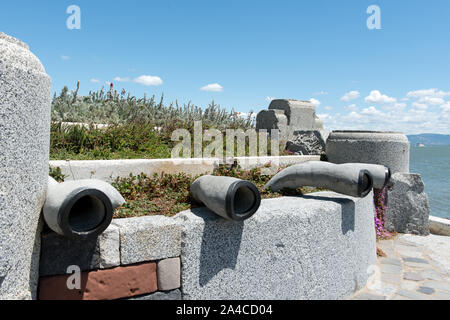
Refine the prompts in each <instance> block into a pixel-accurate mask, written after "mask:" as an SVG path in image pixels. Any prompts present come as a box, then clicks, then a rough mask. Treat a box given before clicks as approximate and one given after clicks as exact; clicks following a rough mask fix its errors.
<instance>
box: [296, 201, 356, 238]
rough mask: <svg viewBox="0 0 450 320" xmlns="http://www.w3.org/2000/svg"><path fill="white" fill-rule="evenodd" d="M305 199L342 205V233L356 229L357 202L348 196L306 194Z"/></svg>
mask: <svg viewBox="0 0 450 320" xmlns="http://www.w3.org/2000/svg"><path fill="white" fill-rule="evenodd" d="M303 198H305V199H314V200H320V201H331V202H334V203H338V204H340V205H341V216H342V219H341V229H342V234H344V235H345V234H347V232H349V231H355V213H356V207H355V202H354V201H353V200H350V199H348V198H335V197H333V198H330V197H323V196H314V195H305V196H303Z"/></svg>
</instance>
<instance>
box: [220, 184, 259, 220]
mask: <svg viewBox="0 0 450 320" xmlns="http://www.w3.org/2000/svg"><path fill="white" fill-rule="evenodd" d="M225 203H226V209H225V211H226V214H227V216H228V218H230V219H231V220H234V221H244V220H247V219H249V218H250V217H251V216H253V215H254V214H255V212H256V211H258V209H259V206H260V205H261V194H260V193H259V190H258V188H256V186H255V185H254V184H252V183H250V182H248V181H243V180H242V181H236V182H234V183H233V184H231V186H230V187H229V188H228V191H227V195H226V200H225Z"/></svg>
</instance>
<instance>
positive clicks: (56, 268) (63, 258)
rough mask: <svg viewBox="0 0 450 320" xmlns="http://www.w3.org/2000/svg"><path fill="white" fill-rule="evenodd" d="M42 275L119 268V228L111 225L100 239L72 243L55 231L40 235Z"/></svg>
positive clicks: (40, 270)
mask: <svg viewBox="0 0 450 320" xmlns="http://www.w3.org/2000/svg"><path fill="white" fill-rule="evenodd" d="M39 263H40V267H39V274H40V276H50V275H59V274H66V272H67V268H68V267H69V266H71V265H77V266H79V267H80V269H81V270H82V271H88V270H94V269H105V268H111V267H116V266H118V265H120V239H119V228H118V227H115V226H114V225H110V226H109V227H108V229H106V230H105V232H103V233H102V234H101V235H100V236H99V237H98V238H95V239H91V240H87V241H82V240H73V239H69V238H66V237H63V236H60V235H59V234H56V233H54V232H49V233H45V234H42V236H41V259H40V261H39Z"/></svg>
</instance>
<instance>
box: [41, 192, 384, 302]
mask: <svg viewBox="0 0 450 320" xmlns="http://www.w3.org/2000/svg"><path fill="white" fill-rule="evenodd" d="M375 246H376V244H375V230H374V221H373V202H372V194H370V195H369V196H367V197H366V198H363V199H356V198H351V197H347V196H342V195H339V194H336V193H331V192H321V193H317V194H311V195H306V196H303V197H287V198H277V199H269V200H263V201H262V204H261V207H260V209H259V210H258V212H257V213H256V214H255V215H254V216H253V217H252V218H250V219H249V220H246V221H244V222H240V223H236V222H230V221H225V220H224V219H222V218H220V217H218V216H216V215H215V214H213V213H212V212H211V211H209V210H208V209H206V208H198V209H193V210H188V211H185V212H181V213H179V214H178V215H176V216H175V217H173V218H168V217H164V216H146V217H138V218H127V219H117V220H113V223H112V224H111V226H110V227H109V228H108V229H107V230H106V231H105V232H104V233H103V234H101V235H100V236H99V237H98V238H96V239H92V240H90V241H75V240H69V239H67V238H63V237H61V236H59V235H57V234H55V233H53V232H50V231H45V232H44V233H43V235H42V254H41V263H40V285H39V299H42V300H52V299H70V300H81V299H83V300H112V299H136V300H142V299H148V300H159V299H193V300H197V299H344V298H346V297H348V296H350V295H351V294H353V293H354V291H355V290H357V289H359V288H361V287H362V286H364V285H365V282H366V280H367V278H368V276H369V274H368V270H369V266H370V265H373V264H375V263H376V247H375ZM73 265H76V266H79V268H80V270H81V271H82V274H81V289H80V290H69V289H68V288H67V281H68V279H69V277H70V276H71V274H67V268H68V267H70V266H73Z"/></svg>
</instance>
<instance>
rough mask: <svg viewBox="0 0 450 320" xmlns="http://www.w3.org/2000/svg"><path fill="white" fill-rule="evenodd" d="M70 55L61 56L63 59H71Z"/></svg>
mask: <svg viewBox="0 0 450 320" xmlns="http://www.w3.org/2000/svg"><path fill="white" fill-rule="evenodd" d="M69 59H70V57H69V56H61V60H69Z"/></svg>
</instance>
